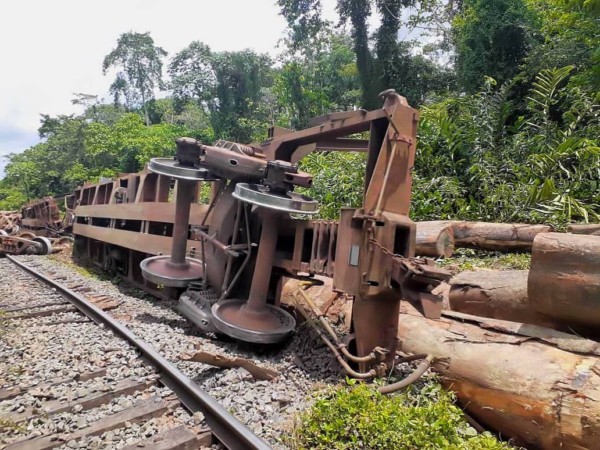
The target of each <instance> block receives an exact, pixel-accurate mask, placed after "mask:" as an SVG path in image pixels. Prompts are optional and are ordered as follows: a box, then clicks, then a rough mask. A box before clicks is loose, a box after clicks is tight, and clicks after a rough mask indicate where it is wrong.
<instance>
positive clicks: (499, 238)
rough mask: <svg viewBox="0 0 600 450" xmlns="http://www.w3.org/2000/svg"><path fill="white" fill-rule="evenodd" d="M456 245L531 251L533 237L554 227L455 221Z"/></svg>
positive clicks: (485, 248)
mask: <svg viewBox="0 0 600 450" xmlns="http://www.w3.org/2000/svg"><path fill="white" fill-rule="evenodd" d="M452 225H453V229H454V245H455V246H456V247H468V248H477V249H483V250H499V251H530V250H531V245H532V244H533V239H534V238H535V236H537V235H538V234H539V233H547V232H550V231H552V228H551V227H549V226H547V225H529V224H523V223H489V222H453V223H452Z"/></svg>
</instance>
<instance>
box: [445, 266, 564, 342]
mask: <svg viewBox="0 0 600 450" xmlns="http://www.w3.org/2000/svg"><path fill="white" fill-rule="evenodd" d="M528 275H529V271H528V270H479V271H466V272H461V273H459V274H458V275H456V276H455V277H453V278H452V279H451V280H450V292H449V294H448V307H449V309H451V310H452V311H459V312H462V313H466V314H473V315H477V316H482V317H489V318H492V319H502V320H511V321H515V322H523V323H529V324H534V325H540V326H544V327H549V328H554V329H559V330H567V329H568V327H567V326H566V325H564V324H561V322H560V321H559V320H554V319H552V318H551V317H548V316H546V315H545V314H542V313H540V312H538V311H536V310H535V309H534V308H533V307H532V306H531V304H530V303H529V297H528V295H527V278H528Z"/></svg>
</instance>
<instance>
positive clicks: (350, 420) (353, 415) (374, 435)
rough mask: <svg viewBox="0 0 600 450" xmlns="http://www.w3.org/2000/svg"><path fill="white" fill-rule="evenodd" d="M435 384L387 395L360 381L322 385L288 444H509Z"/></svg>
mask: <svg viewBox="0 0 600 450" xmlns="http://www.w3.org/2000/svg"><path fill="white" fill-rule="evenodd" d="M453 400H454V399H453V396H452V394H450V393H448V392H445V391H444V390H442V388H441V386H440V385H438V384H429V385H428V386H426V387H425V388H424V389H422V390H420V391H419V393H418V395H417V394H416V392H415V391H413V390H412V389H411V390H408V391H405V392H402V393H400V394H398V395H393V396H385V395H382V394H380V393H379V392H378V391H377V390H376V389H374V388H372V387H370V386H368V385H365V384H359V385H355V386H352V387H349V388H348V387H341V388H335V389H330V390H326V391H323V392H320V393H319V394H318V398H317V399H316V401H315V402H314V404H313V406H312V407H311V408H310V409H309V410H308V411H306V412H305V413H303V414H302V415H301V416H300V419H299V421H298V426H297V428H296V429H295V433H294V435H293V439H292V442H290V444H291V447H292V448H295V449H298V450H302V449H323V450H325V449H326V450H330V449H331V450H353V449H359V448H360V449H366V448H368V449H372V450H388V449H396V450H410V449H432V450H433V449H463V450H469V449H472V450H483V449H488V450H508V449H510V448H512V447H511V446H510V445H508V444H506V443H502V442H499V441H497V440H496V438H495V437H493V436H492V435H491V434H490V433H482V434H478V433H477V431H475V429H473V428H471V427H470V426H469V425H468V424H467V423H466V421H465V420H464V416H463V414H462V411H461V410H460V409H459V408H458V407H457V406H455V405H454V404H453Z"/></svg>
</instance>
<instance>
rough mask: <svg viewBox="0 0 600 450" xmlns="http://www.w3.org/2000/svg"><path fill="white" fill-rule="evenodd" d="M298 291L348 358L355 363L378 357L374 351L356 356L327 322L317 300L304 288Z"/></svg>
mask: <svg viewBox="0 0 600 450" xmlns="http://www.w3.org/2000/svg"><path fill="white" fill-rule="evenodd" d="M298 292H299V293H300V295H301V296H302V298H303V299H304V301H305V302H306V304H307V305H308V306H309V307H310V309H311V310H312V312H313V314H314V315H315V316H317V318H318V319H319V322H321V324H322V325H323V328H325V330H326V331H327V333H329V335H330V336H331V338H332V339H333V342H334V343H335V346H336V347H337V348H338V350H339V351H340V352H341V353H342V354H343V355H344V356H345V357H346V358H348V359H349V360H350V361H352V362H355V363H367V362H371V361H374V360H375V359H376V356H375V353H374V352H371V353H370V354H368V355H366V356H355V355H353V354H352V353H350V352H349V351H348V348H346V344H344V343H343V342H340V340H339V338H338V336H337V334H336V332H335V331H333V329H332V328H331V325H329V322H327V319H326V318H325V316H324V315H323V313H322V312H321V310H320V309H319V307H318V306H317V305H315V302H313V300H312V298H310V296H309V295H308V294H307V293H306V292H304V290H303V289H302V288H298Z"/></svg>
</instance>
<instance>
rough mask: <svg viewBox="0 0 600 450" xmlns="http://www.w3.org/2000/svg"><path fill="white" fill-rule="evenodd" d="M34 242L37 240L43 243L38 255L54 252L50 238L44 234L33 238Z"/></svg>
mask: <svg viewBox="0 0 600 450" xmlns="http://www.w3.org/2000/svg"><path fill="white" fill-rule="evenodd" d="M32 241H33V242H37V243H38V244H41V246H42V247H41V249H40V250H39V252H38V255H51V254H52V243H51V242H50V239H48V238H47V237H43V236H37V237H34V238H33V239H32Z"/></svg>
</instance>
